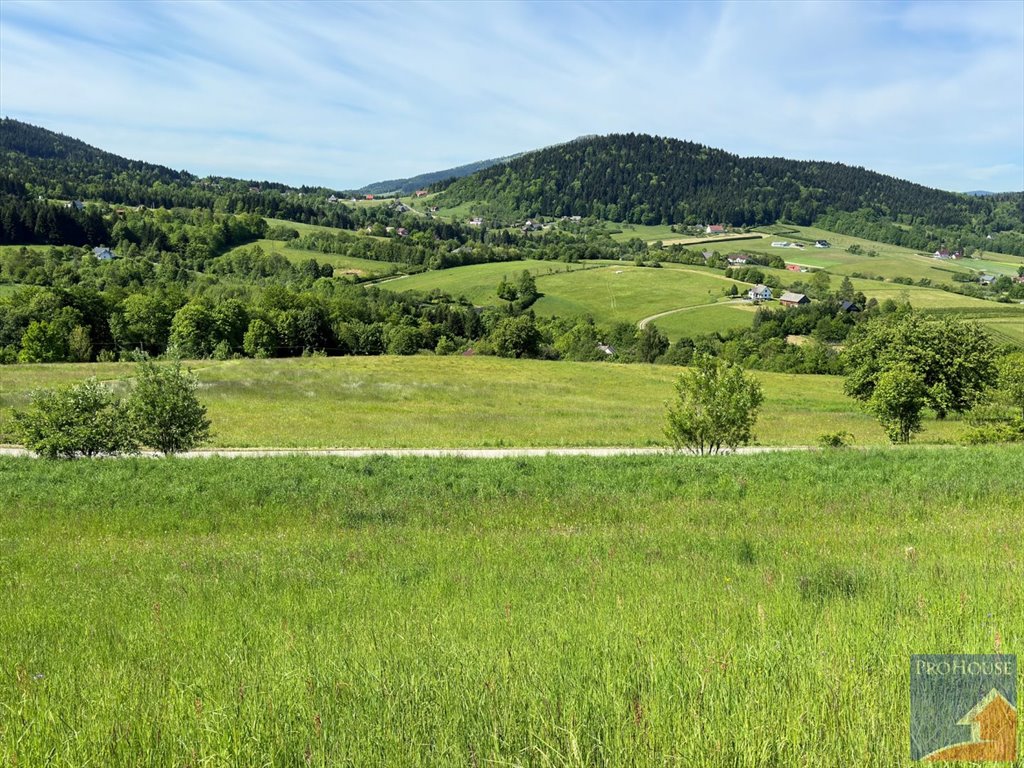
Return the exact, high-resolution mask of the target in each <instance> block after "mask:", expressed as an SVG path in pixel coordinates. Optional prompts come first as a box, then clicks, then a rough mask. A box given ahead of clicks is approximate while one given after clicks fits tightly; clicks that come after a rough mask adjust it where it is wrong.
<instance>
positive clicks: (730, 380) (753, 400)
mask: <svg viewBox="0 0 1024 768" xmlns="http://www.w3.org/2000/svg"><path fill="white" fill-rule="evenodd" d="M763 400H764V395H763V394H762V391H761V385H760V384H759V383H758V381H757V379H755V378H753V377H750V376H748V375H747V374H745V373H744V372H743V369H742V368H740V367H739V366H738V365H734V364H732V363H728V362H725V361H724V360H718V359H716V358H713V357H711V356H709V355H703V354H702V355H699V356H696V357H694V367H693V368H692V369H690V370H688V371H686V372H685V373H683V374H682V375H681V376H680V377H679V379H678V380H677V381H676V400H675V402H673V403H670V404H669V409H668V414H667V424H666V427H665V434H666V436H667V437H668V439H669V440H671V441H672V444H673V445H674V446H675V447H676V449H677V450H679V449H682V448H685V449H687V450H688V451H690V452H691V453H695V454H697V455H700V456H703V455H705V454H714V453H720V452H721V451H722V450H723V449H724V448H729V449H732V448H735V447H736V446H738V445H745V444H746V443H748V442H750V437H751V430H752V429H753V426H754V422H755V421H756V420H757V410H758V408H759V407H760V406H761V403H762V402H763Z"/></svg>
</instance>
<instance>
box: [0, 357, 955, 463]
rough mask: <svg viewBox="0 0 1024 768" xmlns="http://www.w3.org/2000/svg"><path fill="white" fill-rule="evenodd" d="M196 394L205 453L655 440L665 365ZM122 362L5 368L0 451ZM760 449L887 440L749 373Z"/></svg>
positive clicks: (659, 440)
mask: <svg viewBox="0 0 1024 768" xmlns="http://www.w3.org/2000/svg"><path fill="white" fill-rule="evenodd" d="M196 370H197V373H198V376H199V379H200V382H201V385H202V388H201V391H200V396H201V398H202V400H203V401H204V402H205V403H206V404H207V406H208V408H209V413H210V418H211V420H212V421H213V429H214V441H213V445H214V446H221V447H242V448H244V447H281V448H292V447H294V448H324V447H334V448H476V447H502V446H519V447H554V446H579V445H596V446H647V445H661V444H664V442H665V441H664V435H663V432H662V429H663V424H664V416H665V402H666V401H667V400H668V399H669V398H670V397H671V396H672V394H673V387H672V385H673V381H674V380H675V378H676V376H678V374H679V370H678V369H676V368H673V367H671V366H646V365H622V364H609V363H569V362H545V361H538V360H505V359H501V358H493V357H471V358H466V357H461V356H456V357H433V356H428V355H424V356H416V357H395V356H385V357H336V358H293V359H283V360H233V361H227V362H215V361H203V362H200V363H197V364H196ZM131 372H132V365H131V364H129V363H117V364H52V365H16V366H7V367H4V368H0V375H2V377H3V388H2V390H0V442H2V440H3V437H2V436H3V433H4V431H5V429H6V428H7V427H8V426H9V425H8V420H9V413H10V410H9V409H10V408H11V407H22V406H24V405H25V404H26V403H27V402H28V400H29V393H30V391H31V390H33V389H37V388H41V387H52V386H55V385H57V384H60V383H63V382H68V381H75V380H81V379H84V378H86V377H87V376H91V375H95V376H97V377H98V378H100V379H107V380H109V379H119V378H124V377H127V376H129V375H130V374H131ZM756 375H757V377H758V378H759V379H760V380H761V382H762V384H763V386H764V390H765V405H764V408H763V412H762V414H761V417H760V419H759V421H758V424H757V428H756V430H755V433H756V438H757V443H759V444H763V445H814V444H816V443H817V439H818V436H819V435H820V434H821V433H823V432H835V431H838V430H845V431H847V432H850V433H851V434H852V435H853V440H854V442H855V444H857V445H885V444H887V443H888V441H887V440H886V438H885V435H884V434H883V432H882V430H881V428H880V427H879V426H878V424H877V422H876V421H875V419H874V418H873V417H871V416H870V415H869V414H867V413H866V412H864V411H862V410H861V409H860V408H859V407H858V405H857V404H856V403H855V402H854V401H853V400H851V399H849V398H848V397H846V396H845V395H844V394H843V392H842V379H840V378H838V377H832V376H806V375H795V374H780V373H768V372H757V373H756ZM924 426H925V431H924V433H922V434H921V435H920V436H919V437H918V438H916V440H918V441H920V442H956V441H957V440H958V439H959V437H960V436H961V435H962V434H963V433H964V432H965V431H966V429H967V426H966V425H965V424H964V423H962V422H961V421H959V420H957V419H954V418H952V417H951V418H949V419H946V420H945V421H941V422H940V421H936V420H935V419H933V418H926V420H925V424H924Z"/></svg>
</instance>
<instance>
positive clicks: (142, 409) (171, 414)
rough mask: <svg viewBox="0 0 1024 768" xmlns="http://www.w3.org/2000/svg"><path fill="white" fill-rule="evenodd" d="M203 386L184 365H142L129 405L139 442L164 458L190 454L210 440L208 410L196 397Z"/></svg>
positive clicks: (128, 410) (130, 416) (150, 363)
mask: <svg viewBox="0 0 1024 768" xmlns="http://www.w3.org/2000/svg"><path fill="white" fill-rule="evenodd" d="M198 387H199V382H198V381H197V380H196V377H195V374H193V373H192V371H182V369H181V362H180V361H175V362H174V363H173V364H171V365H157V364H156V363H154V362H152V361H146V362H143V363H141V364H140V365H139V369H138V373H137V375H136V378H135V385H134V387H133V388H132V391H131V394H130V395H129V396H128V399H127V401H126V408H127V412H128V415H129V418H130V420H131V424H132V429H133V430H134V432H135V435H136V437H137V439H138V441H139V442H140V443H141V444H143V445H148V446H150V447H151V448H155V449H156V450H158V451H160V452H161V453H163V454H164V455H167V454H171V453H177V452H178V451H187V450H189V449H191V448H195V447H196V446H198V445H201V444H202V443H204V442H206V440H208V439H209V437H210V421H209V419H207V418H206V407H205V406H204V405H203V404H202V403H200V402H199V398H198V397H196V390H197V389H198Z"/></svg>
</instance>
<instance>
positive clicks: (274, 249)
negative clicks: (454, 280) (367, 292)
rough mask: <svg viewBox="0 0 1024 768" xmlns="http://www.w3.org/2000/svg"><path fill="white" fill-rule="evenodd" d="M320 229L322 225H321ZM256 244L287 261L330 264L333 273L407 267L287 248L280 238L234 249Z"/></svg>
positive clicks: (381, 273) (367, 272)
mask: <svg viewBox="0 0 1024 768" xmlns="http://www.w3.org/2000/svg"><path fill="white" fill-rule="evenodd" d="M321 229H322V227H321ZM254 245H258V246H259V247H260V248H262V249H263V251H264V252H265V253H268V254H269V253H279V254H281V255H282V256H284V257H285V258H286V259H288V261H291V262H293V263H295V264H300V263H302V262H304V261H309V260H310V259H316V260H317V261H318V262H319V263H321V264H330V265H331V266H333V267H334V274H335V275H343V274H357V275H360V276H364V277H367V276H381V277H383V276H386V275H393V274H395V273H396V272H401V271H402V270H403V269H406V268H408V265H407V264H393V263H391V262H387V261H373V260H371V259H358V258H354V257H352V256H342V255H340V254H337V253H320V252H319V251H307V250H305V249H303V248H289V247H288V245H287V244H286V243H285V242H284V241H282V240H257V241H256V242H255V243H249V244H247V245H240V246H238V247H237V248H235V249H233V250H234V251H238V250H244V249H248V248H252V247H253V246H254Z"/></svg>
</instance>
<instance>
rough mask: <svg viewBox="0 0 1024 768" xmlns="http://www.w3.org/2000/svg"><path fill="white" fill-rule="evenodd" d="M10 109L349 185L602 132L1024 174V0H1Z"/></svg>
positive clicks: (180, 161)
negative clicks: (676, 0) (675, 0)
mask: <svg viewBox="0 0 1024 768" xmlns="http://www.w3.org/2000/svg"><path fill="white" fill-rule="evenodd" d="M0 75H2V76H0V110H2V111H3V113H4V114H7V115H10V116H14V117H20V118H23V119H27V120H30V121H34V122H37V123H40V124H43V125H45V126H47V127H50V128H53V129H55V130H60V131H63V132H65V133H69V134H71V135H75V136H78V137H81V138H83V139H85V140H86V141H89V142H90V143H93V144H96V145H97V146H100V147H103V148H105V149H109V150H111V151H114V152H118V153H120V154H125V155H128V156H132V157H138V158H142V159H147V160H151V161H154V162H160V163H164V164H166V165H170V166H173V167H176V168H188V169H190V170H193V171H195V172H197V173H216V174H229V175H235V176H242V177H247V178H272V179H279V180H283V181H290V182H294V183H323V184H326V185H329V186H334V187H347V186H358V185H361V184H363V183H365V182H368V181H372V180H376V179H380V178H386V177H395V176H404V175H410V174H414V173H419V172H424V171H430V170H437V169H439V168H442V167H446V166H449V165H455V164H460V163H464V162H470V161H473V160H478V159H482V158H485V157H492V156H495V155H502V154H508V153H510V152H515V151H520V150H525V149H530V148H534V147H538V146H542V145H545V144H550V143H553V142H557V141H562V140H565V139H569V138H572V137H574V136H577V135H580V134H584V133H605V132H609V131H642V132H651V133H660V134H662V135H670V136H676V137H679V138H687V139H693V140H696V141H700V142H703V143H707V144H711V145H713V146H718V147H722V148H724V149H728V150H730V151H733V152H737V153H740V154H771V155H783V156H789V157H800V158H820V159H827V160H839V161H843V162H849V163H854V164H858V165H864V166H867V167H870V168H874V169H877V170H881V171H884V172H887V173H892V174H895V175H898V176H903V177H906V178H911V179H913V180H915V181H919V182H922V183H926V184H932V185H935V186H940V187H944V188H949V189H963V188H968V187H973V186H975V184H976V181H977V180H978V179H981V178H983V179H986V182H987V183H988V184H989V186H991V187H996V188H1001V189H1002V188H1006V189H1011V188H1014V189H1020V188H1024V4H1021V3H1012V2H1005V3H1004V2H994V3H979V2H973V3H962V4H961V3H927V4H906V3H898V4H889V3H837V2H817V3H811V2H808V3H780V4H771V3H753V2H729V3H722V4H717V3H715V4H712V3H681V4H671V3H636V2H632V3H628V4H618V3H603V2H602V3H503V2H491V3H455V2H452V3H445V2H436V3H429V4H428V3H397V2H396V3H330V2H303V3H269V2H246V3H228V2H190V3H183V2H169V3H159V2H147V3H91V2H90V3H86V2H77V3H63V2H57V3H40V2H31V3H20V2H14V1H12V0H4V2H3V3H2V5H0Z"/></svg>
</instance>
